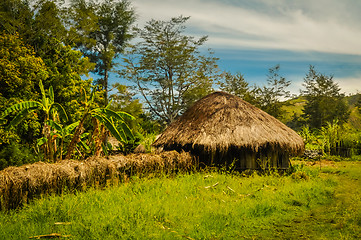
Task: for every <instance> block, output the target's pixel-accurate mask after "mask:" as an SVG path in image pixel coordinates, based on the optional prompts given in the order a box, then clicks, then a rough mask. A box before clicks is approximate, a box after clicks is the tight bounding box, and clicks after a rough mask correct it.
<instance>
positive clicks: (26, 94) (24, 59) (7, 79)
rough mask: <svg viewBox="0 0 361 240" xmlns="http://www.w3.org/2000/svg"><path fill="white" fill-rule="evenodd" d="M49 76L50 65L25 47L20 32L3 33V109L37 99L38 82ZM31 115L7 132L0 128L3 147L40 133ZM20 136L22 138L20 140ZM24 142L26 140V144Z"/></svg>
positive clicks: (0, 109)
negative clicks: (14, 33)
mask: <svg viewBox="0 0 361 240" xmlns="http://www.w3.org/2000/svg"><path fill="white" fill-rule="evenodd" d="M47 77H48V71H47V68H46V66H45V64H44V62H43V60H42V59H41V58H40V57H36V56H35V53H34V51H33V50H32V49H31V48H29V47H27V46H25V44H24V43H23V42H22V41H21V39H20V37H19V35H18V34H16V35H13V34H6V33H4V32H3V34H1V35H0V112H1V113H2V112H3V111H4V110H5V109H6V108H8V107H10V106H11V105H13V104H15V103H18V102H21V101H28V100H38V99H39V97H40V91H39V90H38V88H37V86H38V83H39V81H41V80H42V81H44V80H45V79H46V78H47ZM36 119H37V117H36V116H32V117H29V118H28V119H26V124H24V125H23V126H21V127H18V128H16V129H15V128H13V129H12V130H11V131H5V130H4V129H2V128H0V147H1V145H2V143H4V144H10V142H12V141H14V140H15V139H16V140H17V141H20V139H22V140H24V142H28V143H29V142H31V141H32V140H33V139H36V138H37V135H39V134H40V131H41V127H40V124H39V123H38V122H37V121H36ZM19 137H20V139H19ZM24 142H23V143H24Z"/></svg>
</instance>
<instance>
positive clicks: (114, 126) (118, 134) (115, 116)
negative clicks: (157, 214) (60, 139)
mask: <svg viewBox="0 0 361 240" xmlns="http://www.w3.org/2000/svg"><path fill="white" fill-rule="evenodd" d="M95 91H96V89H94V90H93V91H92V93H91V95H90V98H89V99H88V98H87V96H86V93H85V91H84V90H83V92H84V99H85V110H84V113H83V116H82V118H81V120H80V122H79V125H78V126H77V127H76V129H75V133H74V135H73V138H72V140H71V142H70V144H69V146H68V150H67V154H66V157H65V159H70V158H71V156H72V154H73V152H74V149H75V147H76V145H77V143H78V142H79V141H80V136H81V132H82V128H83V125H84V122H85V120H86V119H88V118H90V119H92V122H93V126H94V133H93V134H92V140H91V142H93V143H94V145H95V150H94V154H95V155H96V156H98V155H99V154H100V152H101V144H102V143H103V142H104V141H106V134H107V133H106V131H105V129H107V130H108V131H109V133H110V134H111V135H113V136H114V137H115V138H116V139H117V140H118V141H119V142H121V143H126V142H127V139H129V138H130V139H133V138H134V136H133V134H132V131H131V130H130V128H129V126H128V125H127V124H126V121H125V120H128V119H129V120H134V119H135V118H134V117H133V116H132V115H130V114H128V113H125V112H115V111H113V110H111V109H109V107H110V103H109V104H108V106H106V107H105V108H94V107H93V103H94V92H95ZM95 132H97V133H98V134H95ZM99 133H100V134H99Z"/></svg>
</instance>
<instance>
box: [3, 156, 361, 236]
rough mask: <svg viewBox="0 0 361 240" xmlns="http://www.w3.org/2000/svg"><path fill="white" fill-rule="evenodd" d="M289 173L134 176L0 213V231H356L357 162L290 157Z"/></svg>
mask: <svg viewBox="0 0 361 240" xmlns="http://www.w3.org/2000/svg"><path fill="white" fill-rule="evenodd" d="M293 165H294V167H295V168H296V169H297V171H296V172H295V173H294V174H292V175H288V176H278V175H277V174H270V175H266V176H259V175H256V174H254V175H251V176H241V175H239V174H229V173H219V172H212V171H208V172H202V173H193V174H182V175H178V176H173V177H169V176H164V177H162V178H146V179H137V178H133V179H131V180H130V181H129V182H127V183H123V184H121V185H119V186H115V187H109V188H107V189H105V190H96V189H90V190H88V191H87V192H81V193H77V194H64V195H61V196H50V197H49V196H48V197H44V198H43V199H39V200H37V201H35V202H34V203H32V204H30V205H28V206H26V207H25V208H23V209H21V210H14V211H10V212H8V213H4V212H1V213H0V239H28V238H29V237H32V236H38V235H44V234H50V233H59V234H62V235H66V236H67V238H64V239H360V238H361V162H346V161H344V162H343V161H341V162H329V161H323V162H321V164H320V163H316V164H314V165H312V164H311V163H310V162H294V163H293Z"/></svg>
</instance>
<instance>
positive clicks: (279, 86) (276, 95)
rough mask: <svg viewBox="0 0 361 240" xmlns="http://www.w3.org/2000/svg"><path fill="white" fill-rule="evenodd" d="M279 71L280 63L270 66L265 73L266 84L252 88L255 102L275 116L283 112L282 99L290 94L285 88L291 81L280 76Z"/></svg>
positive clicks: (278, 116) (279, 115)
mask: <svg viewBox="0 0 361 240" xmlns="http://www.w3.org/2000/svg"><path fill="white" fill-rule="evenodd" d="M279 71H280V65H276V66H274V67H272V68H270V69H269V70H268V75H267V85H266V86H263V87H256V88H255V89H254V90H253V92H254V94H255V97H256V99H255V104H256V105H258V106H259V107H260V108H261V109H262V110H263V111H265V112H267V113H268V114H270V115H272V116H274V117H275V118H281V117H282V115H283V114H284V110H283V109H282V106H283V105H284V102H283V101H284V100H285V99H286V98H289V97H290V96H291V94H290V91H288V90H287V87H288V86H289V85H290V84H291V81H288V80H286V78H284V77H282V76H281V75H280V74H279Z"/></svg>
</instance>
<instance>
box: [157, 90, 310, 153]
mask: <svg viewBox="0 0 361 240" xmlns="http://www.w3.org/2000/svg"><path fill="white" fill-rule="evenodd" d="M153 146H155V147H157V148H163V149H164V150H181V149H183V150H185V151H191V152H193V153H196V154H197V153H208V154H213V155H214V154H215V153H224V154H226V153H227V152H229V151H233V152H237V153H239V152H240V151H241V152H253V153H257V152H263V153H268V152H277V154H295V155H296V154H300V153H302V152H303V150H304V143H303V139H302V138H301V137H300V136H299V135H298V134H297V133H296V132H295V131H293V130H292V129H290V128H289V127H287V126H286V125H284V124H283V123H282V122H280V121H279V120H277V119H276V118H274V117H272V116H270V115H269V114H267V113H266V112H264V111H262V110H260V109H259V108H256V107H255V106H253V105H251V104H250V103H248V102H245V101H243V100H242V99H240V98H239V97H236V96H234V95H231V94H228V93H224V92H215V93H212V94H210V95H208V96H206V97H204V98H202V99H201V100H199V101H197V102H196V103H195V104H194V105H193V106H192V107H191V108H189V109H188V110H187V111H186V112H185V113H184V114H183V115H182V116H181V117H179V118H178V119H177V120H176V121H174V122H173V123H172V124H171V125H170V126H169V127H168V128H167V129H166V130H165V131H164V132H163V134H162V135H161V136H160V137H159V138H158V139H157V140H156V141H155V142H154V144H153ZM233 157H236V156H234V155H233Z"/></svg>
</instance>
